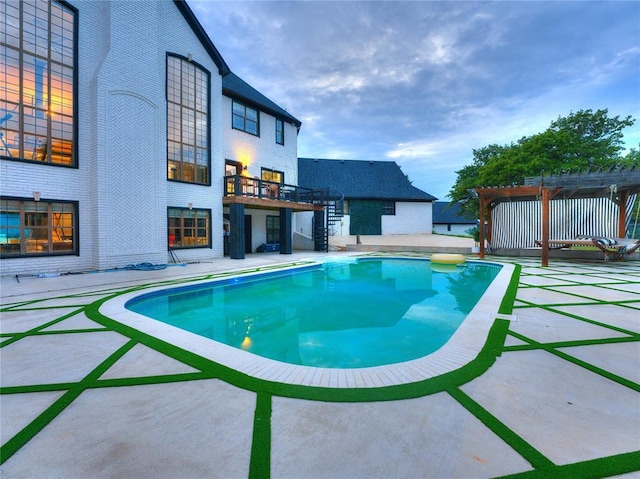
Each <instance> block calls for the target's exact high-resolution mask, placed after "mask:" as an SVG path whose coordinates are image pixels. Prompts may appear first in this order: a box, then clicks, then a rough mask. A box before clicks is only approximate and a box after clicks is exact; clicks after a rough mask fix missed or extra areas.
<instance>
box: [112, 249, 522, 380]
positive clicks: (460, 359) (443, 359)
mask: <svg viewBox="0 0 640 479" xmlns="http://www.w3.org/2000/svg"><path fill="white" fill-rule="evenodd" d="M376 257H377V258H384V257H387V256H385V255H377V256H376ZM388 257H394V258H398V256H388ZM354 258H357V257H354ZM331 260H332V258H326V259H324V260H322V261H315V262H314V263H311V264H322V263H325V262H330V261H331ZM424 261H428V260H427V259H425V260H424ZM479 263H480V264H494V265H498V266H501V269H500V271H499V272H498V274H497V276H496V277H495V278H494V280H493V281H492V282H491V284H490V285H489V287H488V288H487V290H486V291H485V292H484V294H483V295H482V296H481V298H480V300H479V301H478V303H477V304H476V305H475V306H474V308H473V309H472V310H471V312H470V313H469V314H468V315H467V316H466V318H465V319H464V321H463V322H462V324H461V325H460V326H459V327H458V329H457V330H456V332H455V333H454V334H453V335H452V336H451V338H450V339H449V340H448V341H447V342H446V343H445V344H444V345H443V346H442V347H441V348H440V349H438V350H437V351H435V352H433V353H431V354H428V355H426V356H423V357H421V358H418V359H414V360H411V361H406V362H401V363H395V364H389V365H385V366H374V367H366V368H350V369H337V368H319V367H312V366H300V365H294V364H289V363H285V362H281V361H276V360H273V359H268V358H264V357H262V356H257V355H255V354H252V353H250V352H247V351H242V350H240V349H237V348H234V347H232V346H228V345H226V344H223V343H220V342H218V341H215V340H213V339H209V338H205V337H202V336H199V335H197V334H195V333H191V332H189V331H185V330H183V329H180V328H177V327H175V326H171V325H169V324H166V323H163V322H161V321H158V320H155V319H152V318H149V317H147V316H144V315H141V314H138V313H135V312H133V311H130V310H128V309H126V308H125V304H126V303H127V302H128V301H130V300H132V299H133V298H136V297H138V296H141V295H143V294H149V293H154V292H158V291H162V290H167V289H175V288H176V285H175V284H173V285H161V286H153V287H149V288H145V289H143V290H136V291H132V292H129V293H124V294H120V295H118V296H116V297H115V298H112V299H109V300H107V301H105V302H104V303H103V304H102V305H101V306H100V308H99V313H100V314H102V315H105V316H107V317H109V318H111V319H112V320H115V321H117V322H119V323H121V324H123V325H125V326H128V327H131V328H133V329H135V330H137V331H140V332H142V333H144V334H147V335H149V336H152V337H155V338H157V339H160V340H162V341H165V342H167V343H169V344H172V345H173V346H177V347H179V348H181V349H184V350H186V351H188V352H190V353H193V354H196V355H198V356H201V357H203V358H206V359H208V360H211V361H214V362H216V363H218V364H220V365H222V366H225V367H228V368H231V369H233V370H235V371H237V372H240V373H243V374H246V375H247V376H250V377H253V378H256V379H260V380H265V381H271V382H278V383H283V384H288V385H295V386H306V387H318V388H338V389H341V388H344V389H347V388H348V389H360V388H380V387H388V386H398V385H404V384H411V383H416V382H420V381H424V380H426V379H430V378H433V377H436V376H440V375H442V374H446V373H450V372H452V371H455V370H457V369H460V368H461V367H463V366H465V365H467V364H469V363H470V362H471V361H473V360H474V359H476V358H477V357H478V355H479V353H480V352H481V350H482V348H483V347H484V345H485V343H486V341H487V339H488V337H489V331H490V329H491V327H492V326H493V324H494V321H495V320H496V319H504V320H510V319H512V318H511V316H509V315H504V314H499V308H500V305H501V302H502V300H503V298H504V296H505V293H506V291H507V288H508V286H509V283H510V281H511V278H512V275H513V273H514V270H515V266H514V265H513V264H509V263H501V262H493V261H482V262H479ZM309 265H310V264H307V265H306V267H308V266H309ZM299 268H300V266H299V265H295V266H288V267H284V268H282V269H279V270H278V271H286V270H291V269H299ZM261 274H264V271H252V272H245V273H243V272H239V274H238V277H240V276H241V277H248V276H252V275H261ZM229 277H230V276H227V277H225V280H228V279H229ZM212 282H215V280H212V279H205V280H199V281H193V282H189V283H188V284H184V283H183V284H182V285H181V286H189V287H191V286H197V285H199V284H205V283H212Z"/></svg>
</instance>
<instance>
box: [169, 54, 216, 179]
mask: <svg viewBox="0 0 640 479" xmlns="http://www.w3.org/2000/svg"><path fill="white" fill-rule="evenodd" d="M208 110H209V73H208V72H206V71H204V70H202V69H200V68H198V67H197V66H196V65H195V64H194V63H193V62H190V61H188V60H186V59H183V58H178V57H175V56H168V57H167V155H168V157H167V178H168V179H170V180H178V181H186V182H189V183H198V184H209V183H210V178H209V165H210V153H209V120H208V118H209V111H208Z"/></svg>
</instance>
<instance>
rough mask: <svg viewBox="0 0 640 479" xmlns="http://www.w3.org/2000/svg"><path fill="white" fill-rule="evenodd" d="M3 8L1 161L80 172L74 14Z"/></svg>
mask: <svg viewBox="0 0 640 479" xmlns="http://www.w3.org/2000/svg"><path fill="white" fill-rule="evenodd" d="M2 8H3V10H4V15H3V16H4V17H5V20H4V22H5V25H6V34H5V35H3V36H2V38H0V91H2V92H3V95H2V99H1V100H0V156H2V157H4V158H12V159H20V160H27V161H38V162H43V163H49V164H58V165H68V166H75V165H76V161H75V158H74V144H73V138H74V57H75V38H74V35H75V26H74V21H75V19H74V13H73V11H71V10H70V9H68V8H66V7H64V6H62V5H60V4H58V3H57V2H55V1H51V2H46V1H37V2H36V1H33V0H31V1H29V0H25V1H24V2H20V3H18V2H3V4H2ZM21 17H22V21H21V20H20V18H21ZM21 44H22V48H21V47H20V45H21Z"/></svg>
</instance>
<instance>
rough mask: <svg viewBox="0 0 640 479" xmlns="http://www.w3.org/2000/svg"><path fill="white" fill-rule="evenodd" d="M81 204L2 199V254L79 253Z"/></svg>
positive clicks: (0, 246) (0, 254)
mask: <svg viewBox="0 0 640 479" xmlns="http://www.w3.org/2000/svg"><path fill="white" fill-rule="evenodd" d="M77 232H78V204H77V203H76V202H62V201H44V200H42V201H33V200H23V199H17V198H16V199H13V198H1V199H0V257H2V258H11V257H14V256H30V255H40V256H44V255H54V254H77V253H78V234H77Z"/></svg>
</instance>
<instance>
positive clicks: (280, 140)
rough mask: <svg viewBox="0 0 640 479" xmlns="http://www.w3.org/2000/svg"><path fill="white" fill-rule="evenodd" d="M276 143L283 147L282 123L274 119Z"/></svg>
mask: <svg viewBox="0 0 640 479" xmlns="http://www.w3.org/2000/svg"><path fill="white" fill-rule="evenodd" d="M276 143H277V144H278V145H284V121H282V120H278V119H277V118H276Z"/></svg>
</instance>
